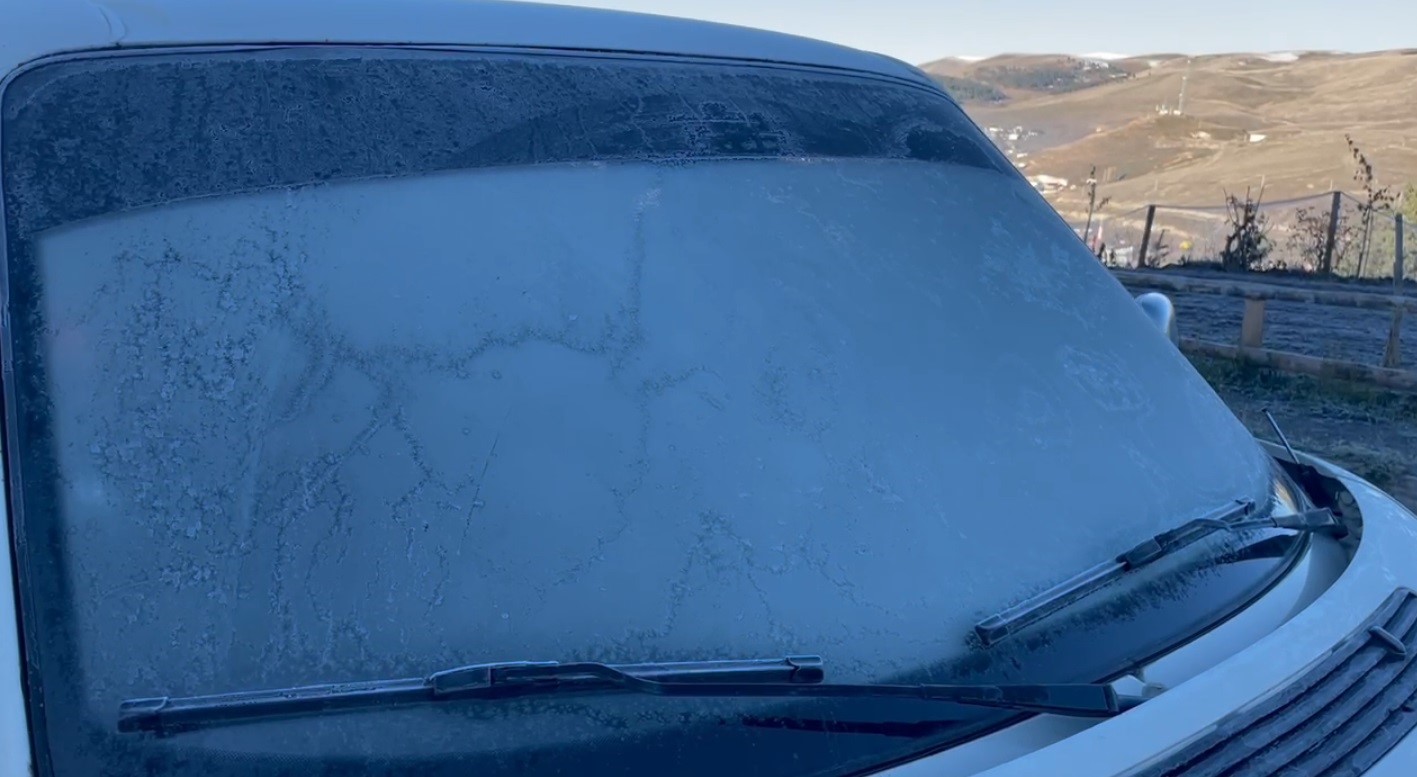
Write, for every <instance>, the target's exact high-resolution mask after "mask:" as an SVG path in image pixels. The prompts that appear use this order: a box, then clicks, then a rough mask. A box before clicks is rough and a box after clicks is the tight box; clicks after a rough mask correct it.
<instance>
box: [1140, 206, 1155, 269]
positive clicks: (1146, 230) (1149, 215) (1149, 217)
mask: <svg viewBox="0 0 1417 777" xmlns="http://www.w3.org/2000/svg"><path fill="white" fill-rule="evenodd" d="M1155 221H1156V206H1155V205H1148V206H1146V226H1145V227H1142V230H1141V252H1140V253H1138V254H1137V267H1138V268H1144V267H1146V247H1147V246H1148V245H1150V244H1151V225H1152V223H1153V222H1155Z"/></svg>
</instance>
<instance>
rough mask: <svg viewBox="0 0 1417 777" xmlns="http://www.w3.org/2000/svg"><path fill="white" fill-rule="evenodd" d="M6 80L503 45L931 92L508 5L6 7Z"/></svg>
mask: <svg viewBox="0 0 1417 777" xmlns="http://www.w3.org/2000/svg"><path fill="white" fill-rule="evenodd" d="M0 19H3V24H0V74H5V73H8V72H10V71H11V70H13V69H14V68H15V67H17V66H19V65H21V64H23V63H25V62H28V61H31V60H34V59H37V58H39V57H43V56H46V55H50V54H55V53H59V52H68V51H79V50H88V49H103V48H129V47H143V46H161V45H193V44H197V45H226V44H282V43H329V44H338V43H350V44H354V43H372V44H404V45H420V44H421V45H438V44H442V45H457V46H502V47H518V48H520V47H532V48H548V49H582V50H594V51H617V52H642V53H655V54H669V55H681V56H696V57H713V58H724V59H746V60H760V61H771V62H783V63H793V64H801V65H811V66H818V67H829V68H841V69H849V70H858V71H865V72H870V73H875V74H878V75H885V76H892V77H896V78H904V79H909V80H912V81H916V82H921V83H927V84H928V83H931V82H930V80H929V78H928V77H926V76H925V75H924V74H923V73H921V72H920V71H919V70H918V69H916V68H914V67H911V66H910V65H907V64H905V63H904V62H900V61H898V60H895V59H891V58H890V57H886V56H883V55H880V54H873V53H869V52H864V51H858V50H855V49H851V48H847V47H845V46H838V45H834V44H830V43H824V42H821V41H816V40H811V39H808V38H801V37H796V36H792V35H785V34H781V33H775V32H766V31H763V30H754V29H749V28H746V27H735V26H731V25H725V24H714V23H709V22H699V21H690V20H686V19H675V18H670V17H666V16H654V15H649V14H636V13H625V12H620V11H607V10H599V9H590V8H581V7H573V6H558V5H547V4H541V3H527V2H511V1H509V0H5V3H4V7H3V10H0Z"/></svg>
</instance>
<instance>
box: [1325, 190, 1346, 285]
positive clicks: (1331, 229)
mask: <svg viewBox="0 0 1417 777" xmlns="http://www.w3.org/2000/svg"><path fill="white" fill-rule="evenodd" d="M1342 208H1343V192H1337V191H1336V192H1334V193H1333V205H1332V206H1331V207H1330V208H1329V211H1328V235H1327V236H1326V237H1325V238H1324V255H1323V258H1322V261H1321V263H1320V264H1319V271H1320V272H1323V273H1324V274H1329V273H1332V272H1333V244H1334V242H1335V241H1336V240H1337V238H1338V217H1339V215H1340V214H1341V213H1342Z"/></svg>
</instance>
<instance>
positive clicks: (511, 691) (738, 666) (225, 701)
mask: <svg viewBox="0 0 1417 777" xmlns="http://www.w3.org/2000/svg"><path fill="white" fill-rule="evenodd" d="M823 678H824V672H823V669H822V660H821V659H820V658H818V657H816V656H791V657H788V658H782V659H751V660H746V661H695V662H688V663H669V664H601V663H568V664H562V663H557V662H554V661H553V662H512V663H500V664H478V665H473V666H465V667H459V668H456V669H450V670H447V671H442V672H436V673H434V674H431V675H429V676H428V677H426V678H421V679H418V678H410V679H402V680H376V681H370V682H361V683H344V684H335V685H312V686H304V687H299V688H286V689H278V690H268V691H248V692H242V693H228V694H219V695H213V696H191V697H186V698H170V697H166V696H163V697H156V698H149V699H131V700H129V701H125V702H123V703H122V705H120V707H119V713H118V730H119V731H120V732H124V733H136V732H145V731H146V732H153V733H157V734H172V733H176V732H179V731H185V730H190V729H193V728H201V727H204V726H213V725H224V724H232V723H239V722H243V721H251V720H259V719H264V718H272V717H288V716H295V715H316V714H322V713H327V712H335V711H342V710H355V709H369V708H375V707H388V706H392V705H408V704H428V703H436V702H442V701H457V700H501V699H508V698H520V697H525V696H533V695H555V694H560V693H587V692H628V693H640V694H648V695H653V696H676V697H692V698H715V697H721V698H754V697H757V698H778V697H816V698H835V699H850V698H854V699H862V698H904V699H923V700H927V701H939V702H952V703H955V704H964V705H970V706H979V707H995V708H1000V709H1008V710H1016V711H1020V712H1032V713H1051V714H1057V715H1073V716H1086V717H1109V716H1112V715H1116V714H1118V713H1120V712H1123V711H1125V710H1127V709H1130V708H1131V706H1133V705H1134V704H1136V703H1138V700H1134V699H1132V698H1130V697H1123V696H1119V695H1118V694H1117V692H1116V690H1115V689H1113V688H1112V686H1110V685H1103V684H1085V683H1083V684H1053V685H1049V684H1042V685H875V684H855V685H853V684H828V683H823V682H822V680H823Z"/></svg>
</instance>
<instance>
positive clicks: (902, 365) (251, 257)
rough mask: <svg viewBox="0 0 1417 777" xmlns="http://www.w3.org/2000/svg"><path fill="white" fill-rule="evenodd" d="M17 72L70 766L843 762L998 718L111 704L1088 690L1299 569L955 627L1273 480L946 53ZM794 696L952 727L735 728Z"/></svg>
mask: <svg viewBox="0 0 1417 777" xmlns="http://www.w3.org/2000/svg"><path fill="white" fill-rule="evenodd" d="M4 111H5V113H4V118H5V126H4V158H3V161H4V171H3V172H4V183H5V187H6V188H5V198H6V199H5V206H6V216H7V234H8V238H9V239H8V244H7V248H8V254H7V289H6V300H7V304H8V306H9V309H8V312H9V320H10V322H11V328H10V329H9V330H8V331H7V333H6V334H7V338H8V339H7V342H6V346H7V354H6V355H7V369H8V370H9V371H10V372H7V378H8V377H10V376H11V375H13V380H7V384H6V389H7V392H8V393H7V411H8V419H9V431H10V435H9V438H8V445H9V446H10V448H11V455H10V461H11V464H12V469H11V472H10V477H11V483H12V488H11V493H12V494H13V495H14V505H13V509H14V511H15V520H16V525H17V529H18V531H19V532H20V537H19V544H20V546H21V554H20V561H21V566H20V570H21V575H22V596H23V597H24V605H25V608H24V612H25V616H26V619H25V634H26V650H27V657H28V659H29V661H30V667H31V677H32V681H33V683H34V687H36V688H38V689H39V692H40V693H42V694H43V697H42V698H43V708H42V710H40V711H39V712H36V715H37V716H38V717H39V718H40V719H41V720H42V722H43V726H44V730H45V731H46V732H47V733H46V736H48V737H49V742H48V744H47V746H46V747H45V749H46V750H47V757H48V758H50V759H52V763H53V765H54V768H55V771H56V772H57V773H59V774H63V775H69V774H88V773H97V772H99V771H102V772H104V773H115V774H118V773H122V774H127V773H142V774H150V775H158V774H164V775H165V774H185V773H204V774H220V773H230V772H232V771H233V770H238V771H239V770H240V769H242V768H256V767H257V766H259V767H260V768H261V769H264V770H265V771H260V772H258V773H262V774H265V773H272V774H274V773H286V770H288V771H289V773H292V774H306V773H312V771H318V770H319V769H322V768H327V769H333V770H335V771H338V769H339V768H355V769H357V770H358V771H361V772H367V773H390V774H394V773H397V774H403V773H408V774H431V773H443V772H444V771H445V772H447V773H466V771H467V770H472V771H474V772H476V773H480V774H513V773H516V774H522V773H527V774H542V773H546V774H552V773H558V772H557V770H571V771H574V768H575V765H576V764H577V763H583V762H582V761H580V760H578V759H584V758H595V759H600V760H598V761H596V762H597V763H614V764H616V768H615V770H614V772H615V773H616V774H634V775H639V774H645V775H651V774H656V775H657V774H683V775H690V774H701V773H702V774H710V773H719V772H720V771H721V770H722V769H724V768H740V767H744V766H749V767H750V768H753V769H754V771H755V773H763V774H781V775H788V774H791V775H800V774H819V773H820V774H847V773H850V772H851V771H853V770H855V769H860V768H863V767H864V766H867V765H871V764H879V763H884V762H888V761H890V760H892V759H899V758H902V757H905V756H906V755H908V754H910V753H914V752H921V751H923V750H925V749H928V748H930V747H937V746H939V745H940V744H941V743H946V742H949V741H954V740H955V739H958V738H959V737H960V736H962V735H963V734H964V733H967V730H976V729H969V725H973V724H974V723H978V722H979V721H985V722H987V721H988V720H994V721H997V720H998V719H999V718H998V713H997V712H991V711H988V710H984V711H981V710H977V709H965V708H962V707H941V706H939V705H929V704H923V703H917V704H915V705H914V706H910V705H909V704H886V703H871V704H861V703H855V704H849V703H846V702H842V701H840V700H803V701H794V702H791V703H790V704H788V705H787V706H786V707H784V706H783V703H782V702H776V701H764V700H732V699H716V700H703V699H656V698H625V697H614V698H592V699H571V700H567V699H536V700H532V699H528V700H523V701H517V702H514V703H507V704H503V705H498V706H496V707H495V708H494V707H488V706H485V705H478V704H476V703H468V704H464V705H446V706H442V707H439V708H436V709H406V710H386V711H377V710H376V711H372V712H361V713H358V714H349V715H344V716H340V717H337V718H320V719H301V720H286V721H263V722H260V723H256V724H250V725H245V726H238V727H232V728H229V729H221V730H213V731H209V732H199V733H194V734H190V735H184V736H181V737H174V738H170V739H152V738H146V739H142V738H139V739H134V738H129V739H123V740H120V739H119V738H117V735H116V714H117V708H118V704H119V702H120V701H122V700H124V699H128V698H134V697H144V696H154V695H173V696H178V695H200V694H208V693H219V692H225V691H235V690H243V689H244V690H249V689H260V688H270V687H283V686H293V685H308V684H311V683H319V682H340V681H346V680H357V679H361V678H371V677H402V676H407V675H409V674H413V675H417V674H419V673H420V672H424V671H432V670H436V669H440V668H446V667H449V666H456V665H458V664H461V663H479V662H486V661H501V660H563V661H608V662H617V661H618V662H642V661H676V660H703V659H730V658H749V657H758V656H776V655H794V654H816V655H821V656H823V658H824V660H825V662H826V668H827V673H828V677H829V679H831V680H832V681H835V682H885V681H901V680H911V679H913V680H914V681H923V680H930V679H933V680H934V681H936V682H948V681H981V680H985V679H989V680H997V681H1013V682H1023V681H1027V682H1045V681H1055V682H1056V681H1065V680H1071V681H1094V680H1098V679H1101V678H1102V677H1103V676H1104V675H1106V674H1107V673H1109V672H1112V671H1114V670H1116V669H1117V667H1120V666H1122V665H1123V663H1124V662H1125V661H1126V660H1130V659H1134V658H1136V657H1137V655H1138V654H1144V653H1145V651H1146V650H1150V649H1156V648H1157V647H1159V646H1162V645H1165V644H1170V643H1173V642H1175V641H1176V640H1177V639H1180V638H1183V637H1185V636H1187V635H1188V634H1189V633H1192V632H1193V631H1194V630H1195V628H1197V626H1198V624H1203V623H1205V622H1208V621H1207V619H1213V618H1214V617H1216V613H1219V612H1222V611H1223V610H1224V607H1225V606H1229V605H1227V604H1226V603H1228V602H1236V601H1242V600H1244V599H1245V598H1246V597H1248V596H1251V595H1253V593H1254V590H1255V586H1257V585H1260V584H1262V582H1263V580H1265V579H1267V578H1266V577H1265V576H1266V575H1269V574H1271V572H1270V571H1269V570H1271V568H1272V567H1273V566H1274V560H1273V559H1272V558H1271V559H1261V560H1260V561H1258V562H1255V561H1250V562H1245V563H1235V564H1230V565H1228V566H1226V567H1225V571H1224V572H1223V573H1222V571H1217V570H1216V569H1214V568H1206V569H1205V570H1201V569H1199V568H1197V571H1196V573H1195V574H1194V575H1192V576H1190V577H1186V576H1181V577H1179V578H1176V579H1174V580H1172V581H1171V582H1169V583H1168V584H1167V585H1166V586H1165V587H1164V589H1157V590H1156V591H1152V592H1151V593H1150V594H1148V596H1146V597H1141V596H1139V595H1134V594H1138V591H1140V590H1141V589H1136V590H1133V589H1132V588H1128V589H1126V593H1127V596H1125V597H1117V598H1114V601H1121V600H1124V599H1125V601H1126V602H1127V604H1126V606H1125V607H1122V608H1120V609H1118V608H1114V609H1113V610H1111V611H1109V614H1108V617H1107V618H1106V619H1105V623H1102V624H1099V623H1092V624H1091V625H1089V626H1088V627H1087V628H1088V629H1089V631H1088V632H1087V634H1089V635H1090V636H1091V638H1093V639H1095V643H1091V642H1090V643H1088V644H1087V645H1085V646H1084V645H1083V643H1080V642H1078V639H1079V638H1080V637H1079V635H1080V634H1082V631H1081V630H1080V629H1081V627H1080V626H1079V621H1078V620H1077V619H1076V618H1073V619H1067V618H1062V619H1059V622H1058V624H1057V625H1056V626H1052V627H1050V628H1051V629H1052V630H1051V631H1048V632H1046V633H1047V634H1049V635H1050V636H1048V637H1047V638H1038V639H1033V640H1024V641H1021V642H1019V643H1018V644H1008V645H1002V646H1000V647H999V648H998V649H996V650H985V649H983V648H982V647H981V646H979V645H978V644H976V643H973V642H971V641H970V639H969V635H970V634H972V630H973V625H974V623H975V622H977V621H978V620H979V619H980V618H982V617H985V616H987V615H989V614H990V613H992V612H996V611H998V610H999V609H1000V608H1002V607H1006V606H1009V605H1011V604H1014V603H1016V602H1018V601H1020V600H1021V599H1023V598H1025V597H1027V596H1028V595H1030V594H1033V593H1036V592H1038V591H1039V590H1042V589H1043V588H1046V587H1047V586H1049V585H1051V584H1054V583H1056V582H1058V581H1059V580H1061V579H1064V578H1066V577H1068V576H1069V575H1072V574H1074V573H1075V572H1076V571H1077V570H1078V569H1080V568H1086V567H1087V566H1089V565H1091V564H1095V563H1096V562H1097V561H1098V560H1099V559H1105V558H1109V557H1110V556H1111V555H1113V554H1115V553H1116V552H1117V550H1118V549H1119V548H1126V547H1130V546H1132V545H1134V544H1135V543H1136V542H1138V541H1140V540H1142V539H1145V538H1146V537H1148V536H1151V535H1152V534H1155V533H1156V532H1158V531H1161V530H1164V529H1166V528H1168V527H1171V526H1174V525H1176V524H1177V523H1178V522H1179V521H1181V520H1184V519H1187V518H1191V517H1195V516H1198V515H1201V514H1205V513H1207V512H1209V511H1210V510H1212V509H1213V508H1214V506H1215V505H1216V504H1223V503H1225V502H1227V501H1231V500H1234V499H1255V500H1263V499H1267V488H1268V479H1269V476H1270V475H1269V469H1268V465H1267V464H1266V462H1265V460H1264V457H1263V455H1262V453H1261V452H1260V450H1259V449H1258V447H1257V446H1256V445H1255V444H1254V442H1253V441H1252V440H1251V439H1250V437H1249V436H1248V435H1247V434H1246V433H1245V431H1244V430H1243V429H1242V428H1241V427H1240V425H1239V424H1238V423H1237V422H1236V421H1235V420H1234V419H1233V417H1231V415H1230V414H1229V413H1228V411H1227V410H1226V409H1225V408H1224V406H1223V405H1222V404H1221V402H1220V401H1219V400H1218V399H1217V398H1216V397H1215V396H1214V395H1213V394H1212V393H1211V392H1210V390H1209V389H1208V388H1207V387H1206V386H1205V384H1204V383H1203V382H1202V381H1201V379H1200V378H1199V377H1198V376H1196V375H1195V374H1194V373H1193V372H1192V371H1191V370H1190V368H1189V367H1188V365H1187V364H1186V363H1185V360H1184V359H1183V357H1181V356H1180V355H1179V353H1177V352H1176V351H1175V349H1174V348H1172V347H1170V346H1169V344H1168V343H1167V342H1166V341H1165V339H1164V338H1163V337H1161V336H1160V335H1159V334H1158V333H1157V332H1155V331H1153V329H1152V328H1151V327H1150V326H1149V325H1148V324H1147V321H1146V319H1145V318H1144V317H1143V316H1142V314H1141V313H1140V312H1139V311H1138V310H1137V309H1136V308H1135V306H1134V304H1133V303H1132V301H1131V300H1130V298H1129V297H1128V296H1127V295H1126V294H1125V293H1124V292H1123V291H1122V290H1121V289H1120V287H1119V286H1118V285H1117V284H1116V283H1115V282H1114V281H1113V280H1112V279H1111V278H1110V277H1108V275H1107V273H1106V272H1105V271H1104V270H1103V269H1102V268H1101V267H1099V266H1098V265H1097V264H1096V262H1095V261H1093V260H1091V258H1090V257H1089V256H1088V254H1087V253H1086V251H1085V250H1084V249H1083V248H1082V247H1081V246H1080V245H1079V244H1078V243H1077V241H1076V240H1075V238H1072V237H1071V236H1070V234H1069V231H1068V228H1067V227H1066V226H1065V225H1064V224H1063V223H1062V222H1061V221H1060V220H1058V219H1057V218H1056V217H1055V216H1053V215H1052V214H1051V212H1050V211H1049V210H1048V207H1047V205H1046V204H1045V203H1044V202H1043V201H1042V200H1041V198H1039V197H1038V196H1037V195H1036V193H1034V192H1033V191H1032V190H1031V189H1030V188H1029V187H1028V185H1027V183H1026V182H1025V181H1023V179H1022V178H1021V177H1020V176H1018V175H1017V174H1016V173H1015V172H1014V171H1013V169H1012V168H1011V167H1010V166H1009V164H1008V163H1007V162H1006V161H1005V160H1003V159H1002V158H1001V157H1000V156H999V155H998V154H997V153H996V152H995V151H994V150H993V149H992V147H991V146H989V144H988V141H987V140H985V139H984V138H983V136H982V135H981V134H980V133H979V132H978V131H977V130H976V128H974V126H973V125H972V124H970V123H969V122H968V120H967V119H965V117H964V116H963V114H961V113H960V111H959V110H958V109H957V108H956V107H955V106H954V105H953V104H952V103H951V102H949V101H948V99H947V98H945V97H944V96H943V95H942V94H940V93H938V92H934V91H931V90H928V89H925V88H923V87H919V86H911V85H906V84H901V83H895V82H883V81H879V80H869V79H866V78H864V77H852V76H847V75H842V74H835V73H821V72H815V71H807V70H789V69H767V68H749V67H743V66H730V65H724V64H721V63H717V64H716V63H686V62H668V61H655V60H635V61H632V60H593V59H577V58H573V57H551V56H524V55H512V54H502V55H470V54H453V53H442V54H432V53H418V52H403V51H393V52H377V51H364V52H357V53H355V52H350V51H343V50H328V49H317V50H312V51H273V52H264V53H253V52H244V53H239V54H216V53H206V54H165V55H159V54H147V55H140V56H129V57H123V58H118V59H112V60H85V61H73V62H66V63H57V64H51V65H47V66H44V67H40V68H38V69H34V70H31V71H30V72H28V73H27V74H25V75H23V76H21V77H20V78H19V79H17V80H16V81H15V82H14V83H13V84H12V85H11V87H10V88H9V90H8V92H7V94H6V96H5V103H4ZM1176 563H1177V564H1182V562H1179V561H1178V562H1176ZM1187 563H1189V562H1187ZM1129 585H1131V584H1129ZM1135 585H1141V583H1137V584H1135ZM1133 588H1135V586H1133ZM1186 608H1190V609H1186ZM1109 630H1111V631H1109ZM1069 635H1072V636H1071V637H1070V636H1069ZM1070 639H1071V640H1072V641H1069V640H1070ZM36 703H37V704H38V702H36ZM789 708H790V710H791V711H792V714H793V715H794V716H810V717H813V718H826V719H843V718H847V719H880V720H897V721H899V720H905V721H918V720H933V721H935V722H936V724H937V726H936V728H935V729H930V728H929V727H927V728H926V732H927V733H929V734H930V735H931V736H933V737H934V739H931V738H929V737H926V738H925V739H920V738H919V737H916V738H912V739H906V740H904V741H902V740H900V739H892V738H889V737H880V736H858V737H845V738H836V737H822V736H819V735H815V734H812V733H810V732H807V733H804V732H802V731H798V730H783V729H782V728H780V727H778V728H774V727H773V726H771V725H756V726H755V725H742V723H743V721H744V719H745V716H749V717H751V716H754V715H757V716H763V715H767V714H768V713H771V714H772V715H777V716H780V715H782V714H783V713H782V710H783V709H789ZM36 709H39V708H38V707H36ZM990 716H993V717H992V718H991V717H990ZM1005 717H1007V715H1005ZM966 724H969V725H966ZM707 754H712V758H708V757H707ZM196 764H200V769H199V770H198V771H197V772H192V771H184V770H191V769H195V768H197V767H196V766H194V765H196ZM100 765H101V766H100ZM125 770H127V771H125ZM440 770H443V771H440Z"/></svg>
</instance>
